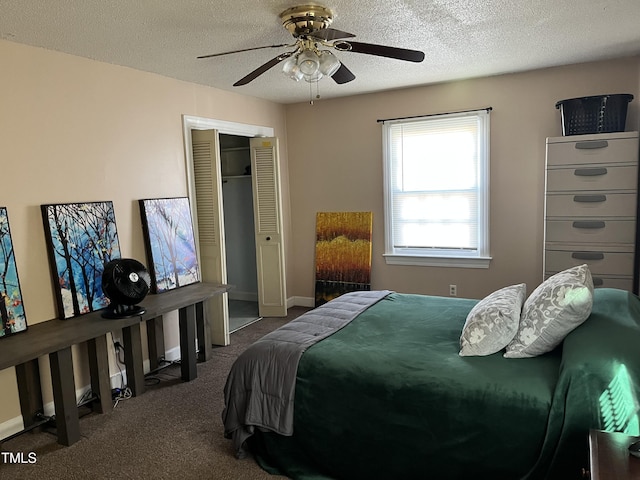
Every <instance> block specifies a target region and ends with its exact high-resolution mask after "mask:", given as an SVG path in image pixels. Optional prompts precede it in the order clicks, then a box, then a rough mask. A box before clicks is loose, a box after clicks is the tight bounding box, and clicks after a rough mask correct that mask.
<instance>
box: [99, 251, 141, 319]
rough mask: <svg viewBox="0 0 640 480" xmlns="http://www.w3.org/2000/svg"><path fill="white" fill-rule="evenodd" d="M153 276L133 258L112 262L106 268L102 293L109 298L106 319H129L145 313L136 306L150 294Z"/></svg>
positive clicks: (103, 275)
mask: <svg viewBox="0 0 640 480" xmlns="http://www.w3.org/2000/svg"><path fill="white" fill-rule="evenodd" d="M150 285H151V276H150V275H149V272H148V271H147V269H146V268H145V266H144V265H143V264H142V263H140V262H139V261H137V260H134V259H133V258H120V259H117V260H111V261H110V262H108V263H107V264H106V265H105V266H104V272H103V273H102V291H103V292H104V294H105V295H106V296H107V297H108V298H109V300H110V303H109V306H108V307H107V308H106V309H105V310H104V312H103V313H102V316H103V317H104V318H127V317H133V316H136V315H142V314H143V313H145V311H146V310H145V308H144V307H141V306H140V305H136V304H137V303H139V302H141V301H142V300H143V299H144V297H146V296H147V293H149V288H150Z"/></svg>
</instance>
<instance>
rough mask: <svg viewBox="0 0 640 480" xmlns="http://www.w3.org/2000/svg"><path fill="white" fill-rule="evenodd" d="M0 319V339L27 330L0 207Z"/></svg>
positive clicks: (6, 221) (6, 223) (6, 219)
mask: <svg viewBox="0 0 640 480" xmlns="http://www.w3.org/2000/svg"><path fill="white" fill-rule="evenodd" d="M0 317H1V318H2V329H0V338H2V337H6V336H8V335H12V334H14V333H18V332H23V331H25V330H26V329H27V318H26V316H25V313H24V305H23V304H22V292H21V290H20V281H19V280H18V269H17V268H16V259H15V254H14V251H13V242H12V240H11V231H10V229H9V217H8V216H7V209H6V207H0Z"/></svg>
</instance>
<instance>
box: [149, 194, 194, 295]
mask: <svg viewBox="0 0 640 480" xmlns="http://www.w3.org/2000/svg"><path fill="white" fill-rule="evenodd" d="M139 202H140V216H141V217H142V231H143V234H144V241H145V246H146V249H147V262H148V263H149V272H150V274H151V289H152V291H153V292H154V293H162V292H165V291H167V290H172V289H174V288H178V287H182V286H185V285H190V284H192V283H197V282H199V281H200V271H199V268H198V257H197V254H196V244H195V238H194V234H193V223H192V220H191V208H190V206H189V199H188V198H187V197H177V198H151V199H145V200H140V201H139Z"/></svg>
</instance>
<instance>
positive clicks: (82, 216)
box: [41, 202, 120, 319]
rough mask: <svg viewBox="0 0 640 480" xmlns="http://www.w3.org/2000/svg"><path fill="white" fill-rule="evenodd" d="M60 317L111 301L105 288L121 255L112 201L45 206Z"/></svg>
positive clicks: (46, 226) (44, 220) (46, 228)
mask: <svg viewBox="0 0 640 480" xmlns="http://www.w3.org/2000/svg"><path fill="white" fill-rule="evenodd" d="M41 209H42V219H43V222H44V229H45V235H46V237H47V246H48V250H49V260H50V262H51V271H52V275H53V277H54V285H55V292H56V300H57V303H58V312H59V316H60V318H63V319H64V318H70V317H75V316H78V315H82V314H85V313H88V312H92V311H94V310H99V309H101V308H104V307H106V306H107V305H108V304H109V299H108V298H107V297H106V296H105V294H104V292H103V291H102V273H103V272H104V266H105V264H106V263H107V262H109V261H111V260H114V259H117V258H120V244H119V241H118V233H117V230H116V218H115V213H114V210H113V203H112V202H88V203H67V204H54V205H42V206H41Z"/></svg>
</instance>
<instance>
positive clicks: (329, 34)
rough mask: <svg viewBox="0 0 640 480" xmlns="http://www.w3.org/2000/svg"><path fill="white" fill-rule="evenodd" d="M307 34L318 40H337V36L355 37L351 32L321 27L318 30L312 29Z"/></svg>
mask: <svg viewBox="0 0 640 480" xmlns="http://www.w3.org/2000/svg"><path fill="white" fill-rule="evenodd" d="M308 36H309V37H313V38H318V39H320V40H326V41H327V42H330V41H331V40H337V39H339V38H353V37H355V35H354V34H353V33H347V32H342V31H340V30H336V29H335V28H322V29H320V30H314V31H313V32H311V33H310V34H309V35H308Z"/></svg>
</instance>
